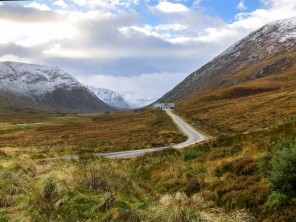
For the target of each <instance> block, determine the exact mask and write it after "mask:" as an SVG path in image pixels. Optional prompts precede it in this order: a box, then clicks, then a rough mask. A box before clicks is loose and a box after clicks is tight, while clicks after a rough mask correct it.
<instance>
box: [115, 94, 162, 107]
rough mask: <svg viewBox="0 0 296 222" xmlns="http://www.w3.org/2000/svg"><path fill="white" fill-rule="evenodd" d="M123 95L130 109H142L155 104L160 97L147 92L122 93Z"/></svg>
mask: <svg viewBox="0 0 296 222" xmlns="http://www.w3.org/2000/svg"><path fill="white" fill-rule="evenodd" d="M121 95H122V96H123V98H124V99H125V101H127V102H128V104H129V106H130V108H134V109H136V108H141V107H145V106H148V105H150V104H151V103H153V102H155V101H156V100H157V99H158V97H157V96H153V95H151V94H150V93H147V92H131V91H127V92H122V93H121Z"/></svg>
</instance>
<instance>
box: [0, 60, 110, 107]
mask: <svg viewBox="0 0 296 222" xmlns="http://www.w3.org/2000/svg"><path fill="white" fill-rule="evenodd" d="M0 97H1V98H3V99H4V100H6V103H5V104H6V105H5V104H4V106H6V107H7V106H11V107H15V108H16V109H18V108H19V107H30V108H39V109H44V110H51V111H53V110H59V111H67V112H105V111H108V110H112V108H111V107H109V106H108V105H106V104H105V103H104V102H102V101H101V100H100V99H98V98H97V97H96V96H95V95H94V94H93V93H91V92H90V91H89V90H88V89H87V88H86V87H85V86H84V85H82V84H81V83H80V82H78V81H77V80H76V79H74V78H73V77H72V76H71V75H69V74H68V73H66V72H64V71H63V70H61V69H59V68H57V67H47V66H41V65H34V64H24V63H16V62H1V63H0Z"/></svg>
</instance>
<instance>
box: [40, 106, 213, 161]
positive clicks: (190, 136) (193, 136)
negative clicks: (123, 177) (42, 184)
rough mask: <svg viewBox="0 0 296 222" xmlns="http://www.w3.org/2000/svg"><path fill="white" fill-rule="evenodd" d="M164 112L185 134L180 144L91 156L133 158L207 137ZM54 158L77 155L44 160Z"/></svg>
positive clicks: (74, 157) (177, 147) (203, 139)
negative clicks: (184, 139)
mask: <svg viewBox="0 0 296 222" xmlns="http://www.w3.org/2000/svg"><path fill="white" fill-rule="evenodd" d="M165 112H166V113H167V114H168V115H169V116H170V117H171V118H172V120H173V122H174V123H175V124H176V125H177V126H178V128H179V129H180V131H181V132H182V133H183V134H184V135H186V136H187V140H186V141H185V142H183V143H180V144H175V145H172V146H166V147H157V148H150V149H140V150H128V151H121V152H109V153H94V154H93V156H95V157H106V158H134V157H138V156H142V155H144V154H147V153H153V152H158V151H162V150H165V149H168V148H174V149H183V148H186V147H188V146H190V145H193V144H196V143H200V142H202V141H205V140H207V137H206V136H205V135H203V134H201V133H199V132H198V131H196V130H195V129H194V128H193V127H192V126H190V125H189V124H188V123H186V122H185V121H184V120H183V119H181V118H180V117H179V116H177V115H176V114H174V113H173V112H172V111H171V110H169V109H165ZM55 159H65V160H71V159H79V156H78V155H68V156H63V157H61V158H48V159H44V160H55Z"/></svg>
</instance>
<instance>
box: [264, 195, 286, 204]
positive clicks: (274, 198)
mask: <svg viewBox="0 0 296 222" xmlns="http://www.w3.org/2000/svg"><path fill="white" fill-rule="evenodd" d="M287 200H288V197H287V196H286V195H285V194H281V193H277V192H272V193H271V194H270V195H269V197H268V199H267V201H266V203H265V205H266V206H267V207H269V208H274V207H280V206H282V205H284V204H285V203H286V202H287Z"/></svg>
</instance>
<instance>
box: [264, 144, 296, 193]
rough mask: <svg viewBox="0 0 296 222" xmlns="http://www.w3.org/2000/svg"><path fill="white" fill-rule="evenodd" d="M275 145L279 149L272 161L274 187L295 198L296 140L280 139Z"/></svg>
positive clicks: (271, 174) (271, 176)
mask: <svg viewBox="0 0 296 222" xmlns="http://www.w3.org/2000/svg"><path fill="white" fill-rule="evenodd" d="M283 146H284V147H283ZM275 147H276V148H277V150H276V151H275V153H274V155H273V157H272V159H271V161H270V163H271V172H270V177H269V180H270V182H271V185H272V189H273V190H274V191H277V192H280V193H282V194H284V195H287V196H288V197H290V198H293V197H295V196H296V141H295V140H291V141H290V143H287V141H286V140H284V141H280V143H279V144H277V145H276V146H275Z"/></svg>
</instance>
